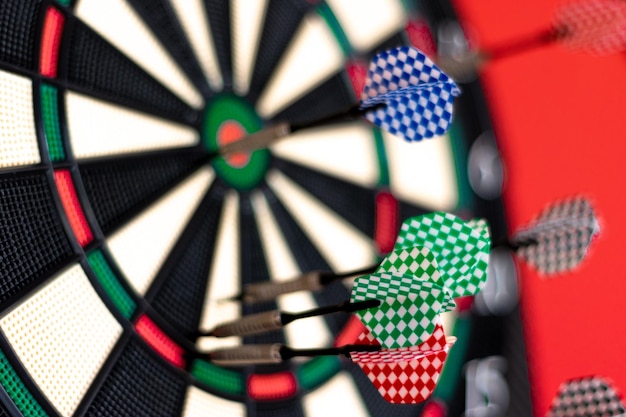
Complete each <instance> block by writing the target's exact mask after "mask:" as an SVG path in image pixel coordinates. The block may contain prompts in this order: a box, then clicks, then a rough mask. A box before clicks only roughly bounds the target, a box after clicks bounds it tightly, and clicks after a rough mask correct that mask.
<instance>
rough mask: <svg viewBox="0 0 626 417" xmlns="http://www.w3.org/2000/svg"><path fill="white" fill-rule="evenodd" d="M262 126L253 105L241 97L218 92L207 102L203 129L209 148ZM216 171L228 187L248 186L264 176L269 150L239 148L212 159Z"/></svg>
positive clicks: (206, 144) (213, 148)
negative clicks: (244, 150) (222, 156)
mask: <svg viewBox="0 0 626 417" xmlns="http://www.w3.org/2000/svg"><path fill="white" fill-rule="evenodd" d="M262 128H263V121H262V120H261V118H260V117H259V115H258V114H257V113H256V111H255V109H254V108H253V107H252V106H251V105H250V103H248V101H246V100H245V99H243V98H242V97H238V96H236V95H233V94H218V95H216V96H215V97H213V98H212V100H211V101H210V102H209V103H208V104H207V108H206V110H205V116H204V124H203V129H202V133H203V136H204V144H205V146H206V148H207V149H208V150H209V151H215V150H217V149H218V148H219V147H221V146H224V145H227V144H229V143H232V142H236V141H238V140H239V139H241V138H243V137H244V136H246V135H248V134H251V133H254V132H257V131H259V130H261V129H262ZM212 165H213V167H214V168H215V172H216V173H217V175H218V176H219V177H220V178H221V179H222V180H224V181H225V182H226V183H227V184H228V185H230V186H231V187H233V188H235V189H238V190H250V189H252V188H254V187H256V186H257V185H258V184H259V183H260V182H261V181H262V180H263V178H265V173H266V172H267V167H268V165H269V152H268V151H267V150H266V149H260V150H257V151H253V152H240V153H235V154H232V155H229V156H228V157H226V158H217V159H215V160H213V161H212Z"/></svg>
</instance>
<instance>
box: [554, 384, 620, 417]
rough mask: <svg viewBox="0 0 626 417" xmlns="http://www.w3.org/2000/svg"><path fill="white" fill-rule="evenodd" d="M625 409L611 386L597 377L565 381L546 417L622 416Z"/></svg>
mask: <svg viewBox="0 0 626 417" xmlns="http://www.w3.org/2000/svg"><path fill="white" fill-rule="evenodd" d="M625 413H626V408H624V404H623V403H622V401H621V399H620V397H619V395H618V394H617V392H616V391H615V390H614V389H613V387H611V385H610V384H609V383H608V382H607V381H605V380H603V379H602V378H599V377H589V378H580V379H573V380H570V381H567V382H565V383H563V384H561V386H560V387H559V391H558V394H557V396H556V397H555V398H554V400H553V401H552V406H551V407H550V411H548V413H547V414H546V417H566V416H580V417H601V416H618V415H620V416H621V415H624V414H625Z"/></svg>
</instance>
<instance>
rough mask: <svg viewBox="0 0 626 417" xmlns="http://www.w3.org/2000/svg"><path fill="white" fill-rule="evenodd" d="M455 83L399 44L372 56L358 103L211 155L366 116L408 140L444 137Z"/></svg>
mask: <svg viewBox="0 0 626 417" xmlns="http://www.w3.org/2000/svg"><path fill="white" fill-rule="evenodd" d="M459 94H461V91H460V90H459V88H458V87H457V85H456V84H455V83H454V81H452V79H450V77H448V76H447V75H446V74H444V72H443V71H442V70H441V69H439V68H438V67H437V66H436V65H435V63H434V62H433V61H431V60H430V59H429V58H428V57H427V56H426V55H424V54H423V53H422V52H420V51H419V50H417V49H415V48H413V47H409V46H403V47H399V48H395V49H391V50H388V51H384V52H381V53H379V54H378V55H376V56H375V57H374V58H373V59H372V61H371V62H370V65H369V70H368V74H367V78H366V80H365V88H364V90H363V92H362V95H361V100H360V103H359V104H357V105H355V106H354V107H351V108H350V109H348V110H346V111H344V112H341V113H338V114H333V115H330V116H327V117H324V118H322V119H319V120H314V121H310V122H306V123H302V124H290V123H289V122H278V123H276V124H274V125H273V126H270V127H267V128H265V129H263V130H260V131H258V132H255V133H252V134H250V135H248V136H245V137H244V138H242V139H240V140H238V141H235V142H231V143H229V144H227V145H224V146H222V147H220V148H219V149H218V150H217V151H216V153H215V154H213V155H211V157H215V156H228V155H231V154H233V153H238V152H250V151H253V150H255V149H261V148H266V147H268V146H269V145H270V144H272V143H274V142H275V141H277V140H279V139H281V138H285V137H287V136H288V135H289V134H291V133H294V132H297V131H299V130H303V129H309V128H312V127H318V126H323V125H326V124H329V123H336V122H342V121H349V120H355V119H360V118H361V117H365V118H366V119H367V120H369V121H370V122H372V123H373V124H375V125H376V126H378V127H380V128H381V129H384V130H386V131H388V132H389V133H391V134H393V135H397V136H400V137H402V138H403V139H405V140H407V141H409V142H415V141H420V140H422V139H425V138H432V137H435V136H439V135H442V134H444V133H445V132H446V131H447V130H448V128H449V127H450V123H451V122H452V109H453V102H454V97H456V96H458V95H459Z"/></svg>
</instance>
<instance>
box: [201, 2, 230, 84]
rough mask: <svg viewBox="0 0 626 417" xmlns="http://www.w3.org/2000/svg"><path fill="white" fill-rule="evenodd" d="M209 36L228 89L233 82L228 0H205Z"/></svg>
mask: <svg viewBox="0 0 626 417" xmlns="http://www.w3.org/2000/svg"><path fill="white" fill-rule="evenodd" d="M204 5H205V7H206V12H207V16H208V19H209V25H210V26H211V36H212V37H213V43H214V44H215V53H216V55H217V60H218V61H219V66H220V72H221V73H222V80H223V82H224V89H225V90H227V91H228V90H230V89H231V88H232V84H233V57H232V45H231V44H232V40H231V27H230V2H229V1H228V0H205V1H204Z"/></svg>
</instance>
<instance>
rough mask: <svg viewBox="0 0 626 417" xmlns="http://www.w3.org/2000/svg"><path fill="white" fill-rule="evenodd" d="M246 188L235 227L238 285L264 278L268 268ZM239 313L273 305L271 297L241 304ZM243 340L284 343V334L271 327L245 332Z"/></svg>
mask: <svg viewBox="0 0 626 417" xmlns="http://www.w3.org/2000/svg"><path fill="white" fill-rule="evenodd" d="M250 197H251V195H250V193H249V192H242V193H241V194H240V199H239V228H240V245H241V246H240V251H241V254H240V264H241V285H242V286H243V285H246V284H252V283H258V282H267V281H268V280H269V271H268V269H267V263H266V259H267V258H268V254H265V253H264V250H263V245H262V242H261V237H260V236H259V228H258V225H257V221H256V218H255V214H254V207H253V205H252V201H251V198H250ZM242 307H243V308H242V315H248V314H255V313H260V312H264V311H269V310H275V309H276V308H277V306H276V302H275V301H267V302H262V303H256V304H252V305H246V304H244V305H243V306H242ZM244 343H245V344H261V343H285V335H284V334H283V332H282V331H274V332H270V333H267V334H260V335H255V336H248V337H245V338H244Z"/></svg>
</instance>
